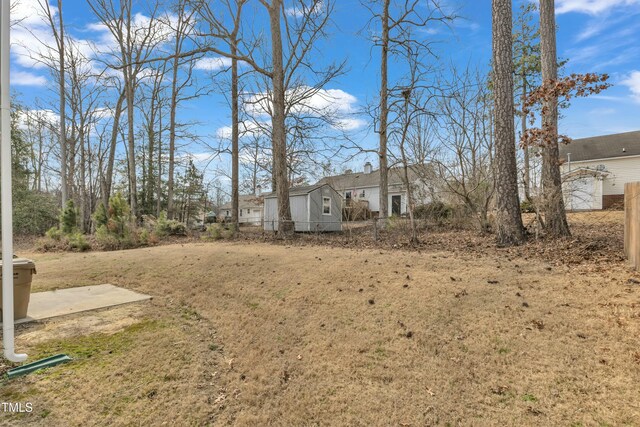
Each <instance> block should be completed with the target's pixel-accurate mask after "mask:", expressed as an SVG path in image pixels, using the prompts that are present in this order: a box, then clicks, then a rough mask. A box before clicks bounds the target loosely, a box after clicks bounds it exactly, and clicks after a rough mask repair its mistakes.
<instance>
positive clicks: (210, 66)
mask: <svg viewBox="0 0 640 427" xmlns="http://www.w3.org/2000/svg"><path fill="white" fill-rule="evenodd" d="M229 67H231V58H225V57H222V56H218V57H215V58H202V59H199V60H198V61H197V62H196V65H195V69H196V70H205V71H220V70H224V69H226V68H229Z"/></svg>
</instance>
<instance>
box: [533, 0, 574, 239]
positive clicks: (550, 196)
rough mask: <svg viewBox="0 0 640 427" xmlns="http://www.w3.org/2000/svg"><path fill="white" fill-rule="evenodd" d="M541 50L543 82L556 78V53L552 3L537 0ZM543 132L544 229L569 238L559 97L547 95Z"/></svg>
mask: <svg viewBox="0 0 640 427" xmlns="http://www.w3.org/2000/svg"><path fill="white" fill-rule="evenodd" d="M540 50H541V56H542V80H543V81H545V82H547V81H556V80H557V79H558V58H557V54H556V20H555V1H554V0H540ZM542 129H543V130H544V131H545V133H547V134H548V135H549V143H548V144H545V145H544V146H543V147H542V187H543V191H544V208H543V210H544V218H545V228H546V231H547V233H548V234H549V235H551V236H555V237H563V236H570V235H571V232H570V231H569V224H568V222H567V214H566V212H565V207H564V199H563V197H562V178H561V176H560V161H559V160H560V158H559V157H560V155H559V150H558V98H557V96H550V97H548V98H546V99H545V102H544V104H543V107H542Z"/></svg>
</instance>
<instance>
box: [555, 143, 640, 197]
mask: <svg viewBox="0 0 640 427" xmlns="http://www.w3.org/2000/svg"><path fill="white" fill-rule="evenodd" d="M560 160H561V162H563V164H562V166H561V171H562V181H563V182H562V185H563V191H564V198H565V205H566V207H567V209H568V210H597V209H609V208H612V207H622V206H623V204H624V184H625V183H627V182H634V181H640V131H635V132H626V133H619V134H614V135H604V136H595V137H591V138H582V139H576V140H573V141H572V142H571V143H570V144H568V145H562V146H561V147H560Z"/></svg>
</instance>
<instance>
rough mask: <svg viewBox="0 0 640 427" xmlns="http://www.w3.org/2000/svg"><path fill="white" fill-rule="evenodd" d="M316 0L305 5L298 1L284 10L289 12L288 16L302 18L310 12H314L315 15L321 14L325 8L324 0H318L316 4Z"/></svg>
mask: <svg viewBox="0 0 640 427" xmlns="http://www.w3.org/2000/svg"><path fill="white" fill-rule="evenodd" d="M315 1H316V0H311V1H310V4H304V5H301V4H300V3H297V4H296V5H295V6H293V7H288V8H286V9H285V11H284V12H285V13H286V14H287V16H292V17H294V18H301V17H303V16H304V15H305V14H307V15H308V14H310V13H313V14H315V15H319V14H320V13H322V11H323V10H324V8H325V7H324V3H323V2H322V1H317V3H315V5H314V2H315ZM301 6H302V7H301ZM310 8H311V9H310Z"/></svg>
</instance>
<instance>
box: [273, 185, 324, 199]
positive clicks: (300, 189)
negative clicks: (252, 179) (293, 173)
mask: <svg viewBox="0 0 640 427" xmlns="http://www.w3.org/2000/svg"><path fill="white" fill-rule="evenodd" d="M324 185H325V184H324V183H323V184H320V183H318V184H314V185H298V186H297V187H291V188H289V196H300V195H302V194H309V193H311V192H312V191H313V190H315V189H317V188H320V187H322V186H324ZM264 197H265V198H267V199H270V198H273V197H276V193H275V192H271V193H268V194H265V195H264Z"/></svg>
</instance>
